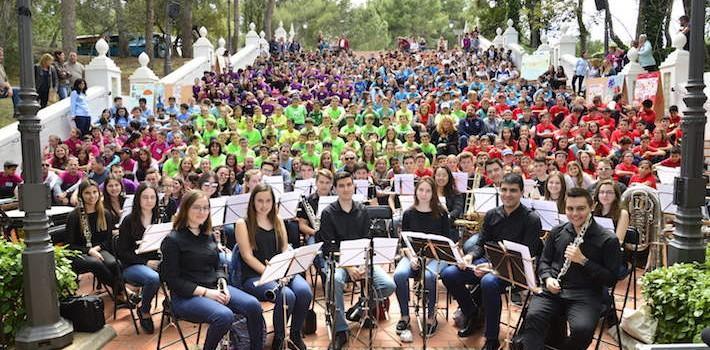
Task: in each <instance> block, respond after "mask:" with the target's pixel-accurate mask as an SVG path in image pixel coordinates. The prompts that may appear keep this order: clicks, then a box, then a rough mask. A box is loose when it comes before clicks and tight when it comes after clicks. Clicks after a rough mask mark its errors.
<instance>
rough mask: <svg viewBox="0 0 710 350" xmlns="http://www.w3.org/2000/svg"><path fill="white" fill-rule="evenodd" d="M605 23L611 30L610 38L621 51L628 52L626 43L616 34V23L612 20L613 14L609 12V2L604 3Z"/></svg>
mask: <svg viewBox="0 0 710 350" xmlns="http://www.w3.org/2000/svg"><path fill="white" fill-rule="evenodd" d="M604 21H605V22H606V25H607V28H609V38H611V40H613V41H614V43H616V46H618V47H619V48H620V49H622V50H624V51H626V50H628V46H626V44H624V41H623V40H621V38H619V36H618V35H616V33H614V23H613V21H612V20H611V13H610V12H609V1H604Z"/></svg>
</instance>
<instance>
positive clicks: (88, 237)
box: [79, 200, 92, 249]
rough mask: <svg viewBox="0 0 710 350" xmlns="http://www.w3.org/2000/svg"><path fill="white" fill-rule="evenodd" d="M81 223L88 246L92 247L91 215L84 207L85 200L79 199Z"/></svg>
mask: <svg viewBox="0 0 710 350" xmlns="http://www.w3.org/2000/svg"><path fill="white" fill-rule="evenodd" d="M79 225H81V233H82V234H84V240H85V241H86V248H89V249H91V247H92V246H91V228H90V227H89V217H88V215H87V214H86V208H84V201H82V200H80V201H79Z"/></svg>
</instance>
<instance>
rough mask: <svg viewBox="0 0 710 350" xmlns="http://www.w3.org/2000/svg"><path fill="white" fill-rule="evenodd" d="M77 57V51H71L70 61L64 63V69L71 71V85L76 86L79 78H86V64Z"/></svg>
mask: <svg viewBox="0 0 710 350" xmlns="http://www.w3.org/2000/svg"><path fill="white" fill-rule="evenodd" d="M77 58H78V56H77V55H76V52H71V53H69V61H67V62H65V63H64V69H66V71H67V72H68V73H69V78H68V79H69V86H74V82H75V81H76V80H77V79H84V65H83V64H81V62H79V61H78V60H77Z"/></svg>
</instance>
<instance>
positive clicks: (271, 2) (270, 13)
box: [264, 0, 276, 40]
mask: <svg viewBox="0 0 710 350" xmlns="http://www.w3.org/2000/svg"><path fill="white" fill-rule="evenodd" d="M275 5H276V0H267V3H266V11H264V33H266V40H271V39H272V38H273V31H272V29H271V20H272V18H273V17H274V6H275Z"/></svg>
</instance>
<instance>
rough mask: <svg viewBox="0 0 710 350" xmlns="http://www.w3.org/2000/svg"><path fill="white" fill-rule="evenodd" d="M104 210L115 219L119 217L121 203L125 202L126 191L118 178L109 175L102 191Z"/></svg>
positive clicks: (121, 207) (121, 208)
mask: <svg viewBox="0 0 710 350" xmlns="http://www.w3.org/2000/svg"><path fill="white" fill-rule="evenodd" d="M103 197H104V199H103V201H104V208H105V209H106V210H107V211H108V212H110V213H111V215H113V217H115V218H120V217H121V211H122V210H123V202H125V201H126V191H125V190H124V188H123V181H121V179H120V178H118V177H116V176H114V175H109V176H108V178H107V179H106V181H105V182H104V190H103Z"/></svg>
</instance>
